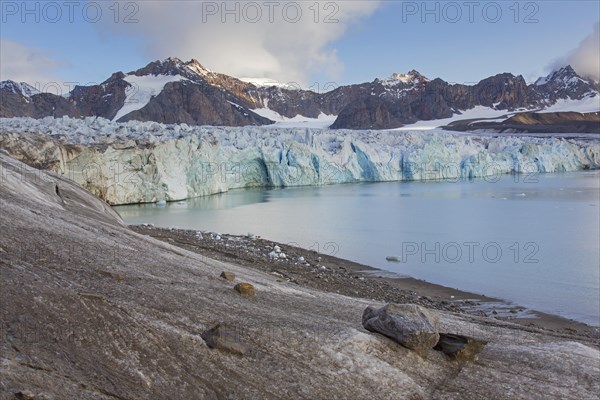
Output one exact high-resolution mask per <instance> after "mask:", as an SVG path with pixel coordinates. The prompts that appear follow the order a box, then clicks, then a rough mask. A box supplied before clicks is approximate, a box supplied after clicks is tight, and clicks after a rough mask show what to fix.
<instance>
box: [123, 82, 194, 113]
mask: <svg viewBox="0 0 600 400" xmlns="http://www.w3.org/2000/svg"><path fill="white" fill-rule="evenodd" d="M123 79H124V80H125V81H127V83H129V84H131V87H130V88H129V89H127V90H126V96H127V97H126V98H125V104H123V107H121V109H120V110H119V111H118V112H117V115H115V117H114V118H113V121H118V120H119V118H121V117H124V116H125V115H127V114H129V113H131V112H133V111H137V110H139V109H142V108H144V107H145V106H146V104H148V103H149V102H150V100H151V99H152V96H158V95H159V94H160V92H162V90H163V89H164V87H165V85H166V84H167V83H170V82H179V81H183V80H187V78H184V77H183V76H181V75H174V76H173V75H146V76H136V75H128V76H126V77H125V78H123Z"/></svg>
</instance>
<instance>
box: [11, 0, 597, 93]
mask: <svg viewBox="0 0 600 400" xmlns="http://www.w3.org/2000/svg"><path fill="white" fill-rule="evenodd" d="M599 19H600V2H598V1H520V2H517V1H496V2H494V1H481V2H480V1H468V0H465V1H441V2H436V1H428V2H423V1H375V0H372V1H337V2H333V1H312V0H311V1H298V2H293V1H239V2H238V1H227V2H224V1H194V0H188V1H120V2H117V1H80V2H76V1H29V2H27V3H25V2H22V1H7V0H0V79H1V80H5V79H13V80H17V81H26V82H29V83H31V84H34V85H35V84H37V86H38V87H41V88H42V89H43V88H44V87H50V86H52V82H58V83H59V84H60V85H61V86H62V87H63V90H65V89H64V88H65V87H66V88H68V86H69V85H73V84H74V83H77V84H81V85H86V84H94V83H100V82H102V81H104V80H105V79H107V78H108V77H109V76H110V75H111V74H112V73H114V72H117V71H124V72H128V71H132V70H135V69H138V68H141V67H143V66H144V65H146V64H148V63H149V62H151V61H153V60H157V59H164V58H167V57H170V56H174V57H178V58H181V59H183V60H189V59H192V58H195V59H198V60H199V61H200V62H201V63H202V64H203V65H204V66H205V67H207V68H209V69H211V70H214V71H217V72H223V73H227V74H230V75H234V76H237V77H252V78H265V77H266V78H271V79H275V80H278V81H280V82H284V83H292V82H293V83H298V84H300V85H302V86H303V87H310V88H312V89H314V90H317V91H321V90H326V89H327V88H331V87H332V86H337V85H344V84H349V83H360V82H367V81H372V80H373V79H375V78H384V77H388V76H390V75H392V73H395V72H401V73H404V72H407V71H409V70H412V69H416V70H418V71H419V72H421V73H422V74H423V75H425V76H427V77H429V78H436V77H440V78H442V79H444V80H446V81H449V82H456V83H475V82H478V81H479V80H481V79H484V78H486V77H488V76H491V75H495V74H497V73H503V72H510V73H513V74H515V75H523V76H524V78H525V79H526V80H527V81H528V82H532V81H535V79H537V78H538V77H539V76H541V75H545V74H546V73H548V72H550V70H552V69H553V68H556V67H560V66H563V65H566V64H568V63H571V64H572V65H573V67H574V68H575V69H576V71H578V72H579V73H580V74H585V75H587V76H591V77H593V78H594V79H596V80H600V77H599V76H598V75H599V73H600V72H599V69H600V66H599V63H600V61H599V59H600V56H599V54H598V48H599V47H600V44H599V36H600V31H599V25H598V21H599ZM65 82H70V83H65ZM46 91H53V90H51V89H48V90H46ZM54 91H58V90H57V89H55V90H54Z"/></svg>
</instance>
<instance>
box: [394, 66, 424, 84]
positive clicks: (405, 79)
mask: <svg viewBox="0 0 600 400" xmlns="http://www.w3.org/2000/svg"><path fill="white" fill-rule="evenodd" d="M388 80H392V81H400V82H402V83H413V84H417V83H426V82H429V79H427V78H426V77H424V76H423V75H421V74H420V73H419V71H417V70H414V69H413V70H410V71H408V73H406V74H401V73H395V74H392V76H391V77H390V78H388Z"/></svg>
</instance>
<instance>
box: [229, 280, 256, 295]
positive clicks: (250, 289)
mask: <svg viewBox="0 0 600 400" xmlns="http://www.w3.org/2000/svg"><path fill="white" fill-rule="evenodd" d="M234 289H235V290H236V291H237V292H238V293H239V294H241V295H242V296H248V297H254V294H255V290H254V286H252V285H251V284H249V283H245V282H242V283H238V284H237V285H235V287H234Z"/></svg>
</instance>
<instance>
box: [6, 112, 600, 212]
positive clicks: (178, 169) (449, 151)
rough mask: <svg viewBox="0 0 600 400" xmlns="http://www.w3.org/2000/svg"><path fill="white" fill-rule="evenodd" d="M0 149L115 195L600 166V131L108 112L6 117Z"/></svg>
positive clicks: (129, 199) (181, 194)
mask: <svg viewBox="0 0 600 400" xmlns="http://www.w3.org/2000/svg"><path fill="white" fill-rule="evenodd" d="M0 148H2V149H4V150H5V151H6V152H8V153H9V154H10V155H11V156H13V157H14V158H17V159H19V160H22V161H25V162H26V163H29V164H31V165H34V166H37V167H42V168H46V169H51V170H53V171H55V172H56V173H58V174H62V175H65V176H67V177H69V178H71V179H73V180H74V181H76V182H77V183H79V184H80V185H82V186H83V187H85V188H86V189H88V190H89V191H91V192H92V193H94V194H95V195H96V196H98V197H100V198H101V199H103V200H105V201H107V202H108V203H110V204H113V205H117V204H133V203H149V202H157V201H161V200H164V201H178V200H184V199H188V198H193V197H199V196H206V195H211V194H216V193H222V192H226V191H228V190H231V189H239V188H251V187H291V186H309V185H329V184H337V183H353V182H380V181H436V180H437V181H451V182H452V181H458V180H466V179H474V178H483V179H486V180H488V181H494V180H497V179H499V177H500V176H501V175H503V174H511V173H521V174H533V173H544V172H569V171H580V170H587V169H598V168H600V135H594V134H588V135H584V134H579V135H577V136H576V137H575V136H572V137H569V136H564V135H563V136H553V137H540V136H534V135H518V136H516V135H513V134H486V133H481V134H473V133H469V134H465V133H457V132H448V131H441V130H430V131H401V132H400V131H349V130H327V129H316V128H309V127H305V128H293V127H289V128H284V127H239V128H237V127H236V128H232V127H213V126H188V125H186V124H181V125H165V124H160V123H156V122H137V121H130V122H126V123H116V122H111V121H109V120H106V119H102V118H94V117H88V118H85V119H77V118H68V117H63V118H57V119H54V118H50V117H47V118H44V119H39V120H36V119H31V118H9V119H0Z"/></svg>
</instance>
